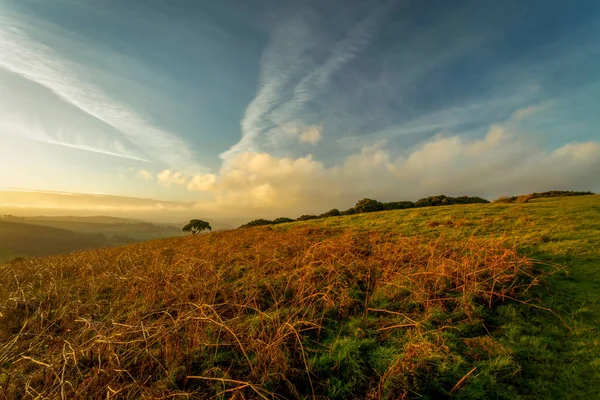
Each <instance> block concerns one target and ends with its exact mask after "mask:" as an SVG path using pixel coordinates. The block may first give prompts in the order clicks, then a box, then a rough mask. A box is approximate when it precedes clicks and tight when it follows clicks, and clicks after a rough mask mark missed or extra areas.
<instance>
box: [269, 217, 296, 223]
mask: <svg viewBox="0 0 600 400" xmlns="http://www.w3.org/2000/svg"><path fill="white" fill-rule="evenodd" d="M286 222H294V220H293V219H291V218H288V217H279V218H275V220H274V221H273V223H274V224H285V223H286Z"/></svg>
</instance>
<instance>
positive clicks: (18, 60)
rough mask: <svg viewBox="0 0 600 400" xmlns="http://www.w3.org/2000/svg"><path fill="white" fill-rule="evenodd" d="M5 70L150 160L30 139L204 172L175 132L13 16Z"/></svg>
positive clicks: (1, 44)
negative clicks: (114, 94)
mask: <svg viewBox="0 0 600 400" xmlns="http://www.w3.org/2000/svg"><path fill="white" fill-rule="evenodd" d="M0 67H1V68H5V69H7V70H9V71H11V72H13V73H15V74H18V75H20V76H22V77H23V78H26V79H28V80H30V81H32V82H35V83H37V84H39V85H41V86H43V87H45V88H47V89H49V90H50V91H52V92H53V93H54V94H56V95H57V96H59V97H60V98H61V99H62V100H64V101H65V102H66V103H69V104H71V105H73V106H75V107H76V108H78V109H79V110H81V111H82V112H84V113H86V114H88V115H90V116H91V117H94V118H96V119H98V120H100V121H102V122H103V123H105V124H107V125H109V126H110V127H112V128H114V129H115V130H116V131H117V132H118V133H120V134H121V135H122V136H123V138H124V139H126V140H127V141H128V142H130V143H132V144H133V145H135V146H136V147H137V148H138V149H139V150H140V151H141V153H142V154H144V155H145V157H140V156H132V155H131V154H126V153H121V152H119V151H109V150H107V149H105V148H100V147H97V146H94V141H93V140H90V142H89V143H81V142H80V143H73V142H68V141H61V140H58V139H53V140H52V139H49V138H48V137H44V136H43V135H41V136H39V137H37V136H31V134H30V135H29V138H30V139H34V140H36V139H37V140H40V141H44V142H49V143H50V142H53V143H54V144H59V145H63V146H69V147H74V148H78V149H81V150H87V151H94V152H98V153H105V154H110V155H115V156H120V157H126V158H134V159H141V160H145V159H148V160H150V161H154V162H158V163H161V164H164V165H166V166H170V167H174V168H178V169H195V170H199V169H201V166H200V165H199V164H198V163H197V162H196V161H195V159H194V156H193V154H192V152H191V151H190V148H189V146H188V145H187V143H185V142H184V141H183V140H181V139H180V138H179V137H177V136H176V135H175V134H173V133H171V132H168V131H165V130H163V129H161V128H158V127H156V126H155V125H153V124H152V123H151V122H149V121H147V120H146V119H145V118H143V117H142V116H140V115H139V114H137V113H136V112H135V111H134V110H133V109H132V108H130V107H129V106H128V105H127V104H124V103H121V102H119V101H118V100H115V99H113V98H111V97H110V96H108V95H107V94H105V93H104V92H103V90H102V89H101V88H100V87H98V86H96V85H94V84H92V83H90V82H88V81H87V80H86V79H85V74H83V73H82V72H81V68H79V67H78V66H77V65H76V64H73V63H72V62H71V61H69V60H68V59H66V58H65V57H63V56H62V55H60V54H59V53H57V52H56V51H55V50H53V49H52V48H50V47H48V46H46V45H45V44H42V43H40V42H38V41H36V40H34V39H32V38H31V37H30V36H28V35H27V33H26V26H24V25H23V24H22V23H18V22H17V21H15V20H13V19H11V18H10V17H8V16H2V17H0ZM13 133H14V132H13Z"/></svg>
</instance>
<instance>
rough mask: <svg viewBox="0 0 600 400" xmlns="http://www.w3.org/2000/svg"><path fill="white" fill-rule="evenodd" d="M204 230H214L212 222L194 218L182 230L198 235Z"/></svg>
mask: <svg viewBox="0 0 600 400" xmlns="http://www.w3.org/2000/svg"><path fill="white" fill-rule="evenodd" d="M204 230H209V231H210V230H212V228H211V227H210V224H209V223H208V222H206V221H202V220H201V219H192V220H191V221H190V222H189V224H187V225H186V226H184V227H183V229H182V231H184V232H191V233H192V235H197V234H198V233H200V232H202V231H204Z"/></svg>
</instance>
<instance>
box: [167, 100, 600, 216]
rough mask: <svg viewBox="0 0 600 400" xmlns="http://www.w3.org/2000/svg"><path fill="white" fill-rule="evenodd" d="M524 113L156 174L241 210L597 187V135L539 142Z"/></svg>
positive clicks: (213, 209) (210, 208)
mask: <svg viewBox="0 0 600 400" xmlns="http://www.w3.org/2000/svg"><path fill="white" fill-rule="evenodd" d="M530 111H531V110H530ZM525 114H527V113H515V117H514V118H513V119H511V120H509V121H507V122H506V123H504V124H496V125H492V126H491V127H490V128H489V130H488V132H487V134H486V135H485V137H483V138H481V139H478V138H476V139H467V138H465V137H463V136H461V135H442V134H440V135H438V136H436V137H434V138H432V139H430V140H427V141H425V142H423V143H421V144H420V145H418V146H416V147H415V148H413V149H411V150H410V151H408V152H406V153H405V154H394V153H392V152H391V151H389V150H388V149H387V148H386V143H385V141H382V142H379V143H377V144H375V145H371V146H365V147H363V148H362V149H361V150H360V151H359V152H357V153H354V154H351V155H350V156H348V157H347V158H346V159H345V160H344V161H343V162H342V163H340V164H337V165H333V166H326V165H325V164H323V163H322V162H320V161H318V160H315V159H314V158H313V157H312V156H311V155H307V156H303V157H297V158H291V157H276V156H273V155H270V154H268V153H260V152H245V153H240V154H237V155H236V156H235V157H233V158H232V159H230V160H229V162H227V163H225V164H224V165H223V167H222V168H221V169H220V170H219V171H218V173H217V174H206V175H199V176H196V177H183V176H182V175H180V174H178V173H174V172H173V171H162V172H160V173H159V174H158V179H159V181H160V180H161V177H162V179H166V177H168V178H169V181H170V182H174V183H178V184H181V185H184V186H187V187H188V189H189V190H197V191H201V192H203V194H204V195H206V199H205V200H202V201H199V202H197V203H196V205H195V208H196V209H197V210H199V211H200V212H202V213H207V214H210V215H217V216H222V215H235V216H248V217H250V216H257V215H260V216H265V217H276V216H281V215H288V216H292V217H293V216H298V215H300V214H302V213H320V212H324V211H326V210H327V209H329V208H334V207H335V208H347V207H350V206H352V205H354V203H355V202H356V201H357V200H359V199H361V198H363V197H371V198H376V199H378V200H381V201H394V200H416V199H417V198H420V197H424V196H429V195H435V194H440V193H443V194H447V195H453V196H458V195H465V194H467V195H477V196H482V197H486V198H488V199H493V198H496V197H498V196H501V195H513V194H520V193H530V192H533V191H543V190H551V189H557V190H561V189H565V190H570V189H574V190H592V191H599V190H600V183H599V181H598V179H597V177H598V176H600V142H596V141H588V142H581V143H577V142H574V143H569V144H566V145H563V146H561V147H559V148H556V149H554V150H548V149H545V148H543V147H541V146H540V145H539V144H537V143H536V142H534V141H531V140H529V139H527V138H526V136H524V135H522V134H519V133H518V132H517V130H518V128H519V127H518V121H519V120H520V119H521V118H523V117H524V115H525ZM519 116H520V117H519Z"/></svg>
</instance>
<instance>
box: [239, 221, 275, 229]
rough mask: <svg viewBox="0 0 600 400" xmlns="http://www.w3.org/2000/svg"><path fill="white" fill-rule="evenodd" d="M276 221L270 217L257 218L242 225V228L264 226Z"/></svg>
mask: <svg viewBox="0 0 600 400" xmlns="http://www.w3.org/2000/svg"><path fill="white" fill-rule="evenodd" d="M274 223H275V221H271V220H268V219H255V220H254V221H250V222H248V223H247V224H244V225H242V226H240V228H250V227H252V226H262V225H273V224H274Z"/></svg>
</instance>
